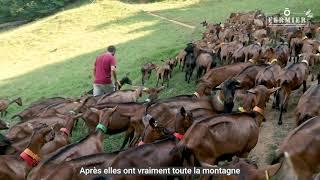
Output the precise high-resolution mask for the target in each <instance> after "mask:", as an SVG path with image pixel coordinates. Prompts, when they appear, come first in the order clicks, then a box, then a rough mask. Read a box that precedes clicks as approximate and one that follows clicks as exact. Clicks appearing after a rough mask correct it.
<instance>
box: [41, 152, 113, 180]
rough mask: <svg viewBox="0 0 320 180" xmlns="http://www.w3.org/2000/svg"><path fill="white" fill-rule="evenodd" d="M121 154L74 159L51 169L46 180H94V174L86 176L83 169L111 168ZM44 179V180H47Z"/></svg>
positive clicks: (102, 154) (94, 155)
mask: <svg viewBox="0 0 320 180" xmlns="http://www.w3.org/2000/svg"><path fill="white" fill-rule="evenodd" d="M118 153H119V152H114V153H98V154H92V155H88V156H82V157H79V158H75V159H72V160H70V161H64V162H62V163H61V164H60V165H59V166H56V167H55V168H52V169H51V173H50V175H49V176H48V177H46V178H45V179H47V180H63V179H65V180H71V179H74V180H89V179H94V177H95V176H100V175H92V174H88V175H86V174H84V173H82V172H81V169H82V168H85V169H90V168H92V169H93V168H96V169H106V168H107V167H110V165H111V163H112V161H113V160H114V159H115V158H116V157H117V155H118ZM45 179H43V180H45Z"/></svg>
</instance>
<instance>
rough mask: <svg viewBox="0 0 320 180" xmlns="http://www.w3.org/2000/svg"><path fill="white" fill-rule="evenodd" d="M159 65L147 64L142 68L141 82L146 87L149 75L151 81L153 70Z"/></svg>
mask: <svg viewBox="0 0 320 180" xmlns="http://www.w3.org/2000/svg"><path fill="white" fill-rule="evenodd" d="M156 67H157V65H155V64H153V63H146V64H144V65H143V66H142V67H141V82H142V85H144V82H145V79H146V77H147V75H148V80H149V79H150V76H151V72H152V70H154V69H156Z"/></svg>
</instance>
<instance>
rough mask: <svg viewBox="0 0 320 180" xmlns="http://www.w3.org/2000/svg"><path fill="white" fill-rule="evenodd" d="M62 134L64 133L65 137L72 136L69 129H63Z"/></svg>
mask: <svg viewBox="0 0 320 180" xmlns="http://www.w3.org/2000/svg"><path fill="white" fill-rule="evenodd" d="M60 131H61V132H63V133H64V134H65V135H67V136H70V131H69V130H68V129H67V128H61V129H60Z"/></svg>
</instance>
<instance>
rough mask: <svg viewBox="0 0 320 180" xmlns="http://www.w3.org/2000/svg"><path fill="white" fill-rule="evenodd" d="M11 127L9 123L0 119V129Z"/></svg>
mask: <svg viewBox="0 0 320 180" xmlns="http://www.w3.org/2000/svg"><path fill="white" fill-rule="evenodd" d="M4 129H9V126H8V123H6V122H5V121H3V120H2V119H0V130H4Z"/></svg>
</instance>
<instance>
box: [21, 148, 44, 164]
mask: <svg viewBox="0 0 320 180" xmlns="http://www.w3.org/2000/svg"><path fill="white" fill-rule="evenodd" d="M20 157H21V158H22V159H23V160H24V161H26V162H27V164H28V165H29V166H31V167H35V166H36V165H38V163H39V161H40V158H39V156H38V155H36V154H34V153H33V152H32V151H31V150H30V149H28V148H27V149H25V150H24V151H23V152H22V153H21V154H20Z"/></svg>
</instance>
